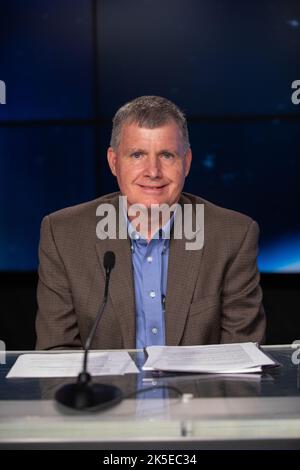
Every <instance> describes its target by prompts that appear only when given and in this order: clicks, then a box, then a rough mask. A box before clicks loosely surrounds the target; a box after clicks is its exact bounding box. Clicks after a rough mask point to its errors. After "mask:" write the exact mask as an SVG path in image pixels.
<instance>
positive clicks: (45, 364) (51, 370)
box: [6, 351, 139, 379]
mask: <svg viewBox="0 0 300 470" xmlns="http://www.w3.org/2000/svg"><path fill="white" fill-rule="evenodd" d="M82 363H83V352H70V353H59V352H58V353H56V352H52V353H49V352H48V353H46V352H45V353H42V354H40V353H34V354H22V355H21V356H19V357H18V359H17V360H16V362H15V364H14V366H13V367H12V368H11V369H10V371H9V373H8V374H7V376H6V378H7V379H11V378H21V377H76V376H77V375H78V374H79V373H80V372H81V371H82ZM88 372H89V373H90V374H91V375H123V374H130V373H133V374H136V373H138V372H139V370H138V368H137V367H136V365H135V363H134V362H133V360H132V359H131V357H130V356H129V354H128V352H126V351H112V352H100V353H99V352H90V353H89V356H88Z"/></svg>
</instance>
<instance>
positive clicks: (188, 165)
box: [184, 149, 192, 177]
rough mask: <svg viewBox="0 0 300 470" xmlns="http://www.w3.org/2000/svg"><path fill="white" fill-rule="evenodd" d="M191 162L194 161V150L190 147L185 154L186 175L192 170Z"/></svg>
mask: <svg viewBox="0 0 300 470" xmlns="http://www.w3.org/2000/svg"><path fill="white" fill-rule="evenodd" d="M191 163H192V151H191V149H188V151H187V152H186V155H185V159H184V174H185V177H187V175H188V174H189V172H190V168H191Z"/></svg>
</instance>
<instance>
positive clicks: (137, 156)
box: [131, 152, 143, 160]
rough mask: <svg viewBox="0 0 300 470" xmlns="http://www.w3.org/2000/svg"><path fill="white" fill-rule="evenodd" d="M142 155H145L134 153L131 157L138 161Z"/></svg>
mask: <svg viewBox="0 0 300 470" xmlns="http://www.w3.org/2000/svg"><path fill="white" fill-rule="evenodd" d="M142 155H143V154H142V153H140V152H134V153H132V154H131V156H132V157H133V158H135V159H136V160H138V159H139V158H141V156H142Z"/></svg>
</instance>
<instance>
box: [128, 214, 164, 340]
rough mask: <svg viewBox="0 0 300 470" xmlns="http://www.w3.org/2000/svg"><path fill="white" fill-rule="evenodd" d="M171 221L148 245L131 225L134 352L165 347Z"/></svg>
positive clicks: (129, 230) (129, 226)
mask: <svg viewBox="0 0 300 470" xmlns="http://www.w3.org/2000/svg"><path fill="white" fill-rule="evenodd" d="M172 223H173V217H172V218H171V219H170V220H169V221H168V222H167V223H166V225H165V226H164V227H163V228H162V229H160V230H159V232H157V233H156V234H155V235H154V236H153V238H152V239H151V240H150V242H148V241H147V240H146V239H145V238H143V237H142V236H141V235H140V234H139V233H138V232H136V231H135V230H134V228H133V226H132V224H131V223H129V224H128V233H129V236H130V238H131V252H132V266H133V276H134V291H135V306H136V348H137V349H140V348H145V347H147V346H152V345H164V344H165V317H164V314H165V309H164V304H165V297H166V292H167V279H168V260H169V245H170V240H169V234H170V229H171V226H172Z"/></svg>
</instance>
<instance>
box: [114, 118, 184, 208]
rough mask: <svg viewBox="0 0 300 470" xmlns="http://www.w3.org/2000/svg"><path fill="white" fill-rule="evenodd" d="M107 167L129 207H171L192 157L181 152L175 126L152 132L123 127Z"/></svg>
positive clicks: (151, 130)
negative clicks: (141, 205)
mask: <svg viewBox="0 0 300 470" xmlns="http://www.w3.org/2000/svg"><path fill="white" fill-rule="evenodd" d="M107 157H108V163H109V166H110V169H111V171H112V173H113V174H114V175H115V176H116V177H117V180H118V184H119V188H120V191H121V193H122V194H123V195H124V196H127V202H128V205H132V204H144V205H145V206H146V207H148V208H150V206H151V204H163V203H165V204H168V205H170V206H171V205H172V204H174V203H176V202H177V201H178V199H179V196H180V193H181V191H182V188H183V185H184V180H185V177H186V176H187V175H188V172H189V169H190V165H191V159H192V153H191V151H190V150H188V151H187V152H186V153H185V151H184V146H183V142H182V137H181V134H180V131H179V128H178V126H177V124H176V123H175V122H170V123H167V124H165V125H163V126H161V127H157V128H155V129H147V128H144V127H139V126H138V125H137V124H135V123H132V124H124V125H123V127H122V130H121V136H120V144H119V146H118V148H117V149H116V151H114V150H113V149H112V148H111V147H109V149H108V152H107Z"/></svg>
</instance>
